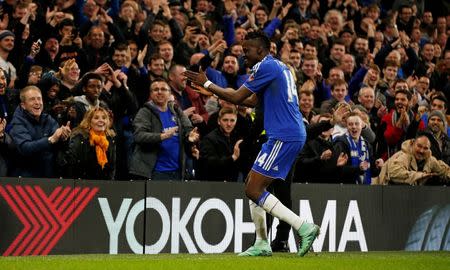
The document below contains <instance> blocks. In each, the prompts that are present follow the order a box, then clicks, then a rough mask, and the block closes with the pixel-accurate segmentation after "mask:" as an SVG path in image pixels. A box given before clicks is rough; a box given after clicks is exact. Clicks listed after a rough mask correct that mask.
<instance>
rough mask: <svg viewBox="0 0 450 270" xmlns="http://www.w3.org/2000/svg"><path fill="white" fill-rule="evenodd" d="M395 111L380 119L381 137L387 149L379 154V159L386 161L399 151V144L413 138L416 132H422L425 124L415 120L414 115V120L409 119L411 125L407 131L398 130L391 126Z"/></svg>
mask: <svg viewBox="0 0 450 270" xmlns="http://www.w3.org/2000/svg"><path fill="white" fill-rule="evenodd" d="M394 111H395V109H392V110H391V111H390V112H389V113H388V114H386V115H385V116H383V118H382V119H381V125H380V128H383V127H385V129H384V131H383V137H384V141H385V144H386V145H387V149H385V151H383V152H382V153H381V157H382V158H383V159H384V160H386V159H387V158H388V157H389V156H390V155H388V152H389V154H391V155H392V154H393V153H395V152H397V151H399V150H400V149H401V144H402V142H403V141H404V140H406V139H411V138H414V137H415V135H416V133H417V131H419V130H424V129H425V124H424V123H423V121H422V120H421V119H419V120H417V119H416V116H415V115H414V117H413V118H414V119H411V123H410V124H409V126H408V128H407V130H404V129H402V128H398V127H396V126H394V125H393V123H392V117H393V115H394Z"/></svg>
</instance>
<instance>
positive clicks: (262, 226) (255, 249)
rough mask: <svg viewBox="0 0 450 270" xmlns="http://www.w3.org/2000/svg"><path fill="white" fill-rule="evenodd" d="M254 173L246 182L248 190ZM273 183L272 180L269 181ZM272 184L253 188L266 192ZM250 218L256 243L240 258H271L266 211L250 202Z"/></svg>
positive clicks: (249, 175)
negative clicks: (253, 225)
mask: <svg viewBox="0 0 450 270" xmlns="http://www.w3.org/2000/svg"><path fill="white" fill-rule="evenodd" d="M252 173H253V172H252V171H250V173H249V174H248V176H247V179H246V181H245V184H246V188H245V190H247V184H248V183H249V179H250V178H251V177H252ZM269 181H270V182H271V181H272V179H269ZM270 182H268V183H266V184H263V183H261V184H262V185H259V186H254V187H251V188H252V189H255V190H260V192H261V190H265V189H266V188H267V186H269V185H270ZM249 203H250V216H251V218H252V221H253V223H254V224H255V235H256V239H255V243H254V244H253V245H252V246H251V247H249V248H248V249H247V250H245V251H244V252H242V253H240V254H239V256H271V255H272V249H271V247H270V244H269V240H268V239H267V223H266V211H265V210H264V209H263V208H261V207H260V206H259V205H258V204H256V203H255V202H254V200H250V201H249Z"/></svg>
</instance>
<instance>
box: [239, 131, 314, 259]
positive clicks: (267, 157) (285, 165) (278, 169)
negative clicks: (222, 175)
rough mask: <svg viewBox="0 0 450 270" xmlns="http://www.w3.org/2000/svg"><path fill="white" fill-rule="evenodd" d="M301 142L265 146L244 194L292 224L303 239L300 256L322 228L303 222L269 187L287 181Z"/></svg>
mask: <svg viewBox="0 0 450 270" xmlns="http://www.w3.org/2000/svg"><path fill="white" fill-rule="evenodd" d="M301 148H302V143H298V142H281V141H278V140H269V141H268V142H267V143H266V144H264V145H263V147H262V149H261V152H260V154H259V155H258V158H257V160H256V161H255V164H254V166H253V168H252V171H251V172H250V174H249V178H248V181H247V183H246V186H245V194H246V195H247V197H248V198H249V199H251V200H252V201H253V202H255V203H257V204H258V205H259V206H260V207H262V208H263V209H264V210H265V211H266V212H268V213H269V214H271V215H272V216H274V217H276V218H278V219H279V220H282V221H285V222H287V223H288V224H290V225H291V226H292V227H293V228H294V229H295V230H296V231H297V232H298V234H299V236H300V237H301V243H300V246H299V251H298V254H299V255H300V256H303V255H305V254H306V253H307V252H308V250H309V248H310V247H311V245H312V242H313V241H314V239H315V238H316V237H317V235H318V233H319V227H318V226H317V225H314V224H310V223H307V222H304V220H302V219H301V218H300V217H299V216H298V215H296V214H295V213H294V212H292V211H291V210H290V209H289V208H288V207H286V206H285V205H284V204H283V203H281V202H280V201H279V199H278V198H277V197H275V196H274V195H273V194H271V193H269V192H268V191H267V190H266V188H267V187H268V186H269V185H270V183H272V181H273V179H285V177H286V176H287V174H288V172H289V171H290V169H291V167H292V165H293V163H294V161H295V158H296V156H297V154H298V152H299V151H300V149H301Z"/></svg>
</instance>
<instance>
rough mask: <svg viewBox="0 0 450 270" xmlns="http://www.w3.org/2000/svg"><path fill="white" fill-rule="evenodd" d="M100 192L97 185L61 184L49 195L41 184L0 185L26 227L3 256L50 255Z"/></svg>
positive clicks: (6, 198)
mask: <svg viewBox="0 0 450 270" xmlns="http://www.w3.org/2000/svg"><path fill="white" fill-rule="evenodd" d="M97 192H98V188H97V187H94V188H89V187H84V188H81V187H76V188H71V187H65V188H63V187H61V186H59V187H57V188H55V190H53V192H52V193H51V194H50V196H47V194H45V192H44V191H43V190H42V188H41V187H40V186H34V187H32V186H11V185H6V186H5V187H3V186H0V195H1V196H2V197H3V198H4V199H5V200H6V202H7V203H8V205H9V206H10V207H11V209H12V211H13V212H14V214H16V216H17V218H18V219H19V220H20V222H22V224H23V226H24V227H23V229H22V231H21V232H20V233H19V234H18V235H17V237H16V238H15V239H14V241H13V242H12V243H11V244H10V245H9V247H8V248H7V249H6V251H5V252H4V253H3V256H11V255H12V256H26V255H47V254H49V253H50V252H51V251H52V249H53V247H54V246H55V245H56V244H57V243H58V241H59V239H61V237H62V236H63V235H64V233H65V232H66V231H67V230H68V229H69V227H70V225H72V223H73V222H74V221H75V219H76V218H77V217H78V216H79V215H80V214H81V213H82V212H83V210H84V209H85V207H86V206H87V205H88V203H89V202H90V201H91V200H92V198H94V196H95V194H96V193H97Z"/></svg>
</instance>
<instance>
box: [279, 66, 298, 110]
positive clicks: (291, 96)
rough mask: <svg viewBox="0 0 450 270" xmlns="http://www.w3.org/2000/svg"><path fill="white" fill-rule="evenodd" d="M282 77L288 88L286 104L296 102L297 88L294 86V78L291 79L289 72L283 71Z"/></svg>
mask: <svg viewBox="0 0 450 270" xmlns="http://www.w3.org/2000/svg"><path fill="white" fill-rule="evenodd" d="M283 74H284V77H285V78H286V83H287V87H288V102H294V100H296V101H298V94H297V87H296V86H295V82H294V78H293V77H292V73H291V71H289V70H288V69H285V70H284V71H283Z"/></svg>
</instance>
